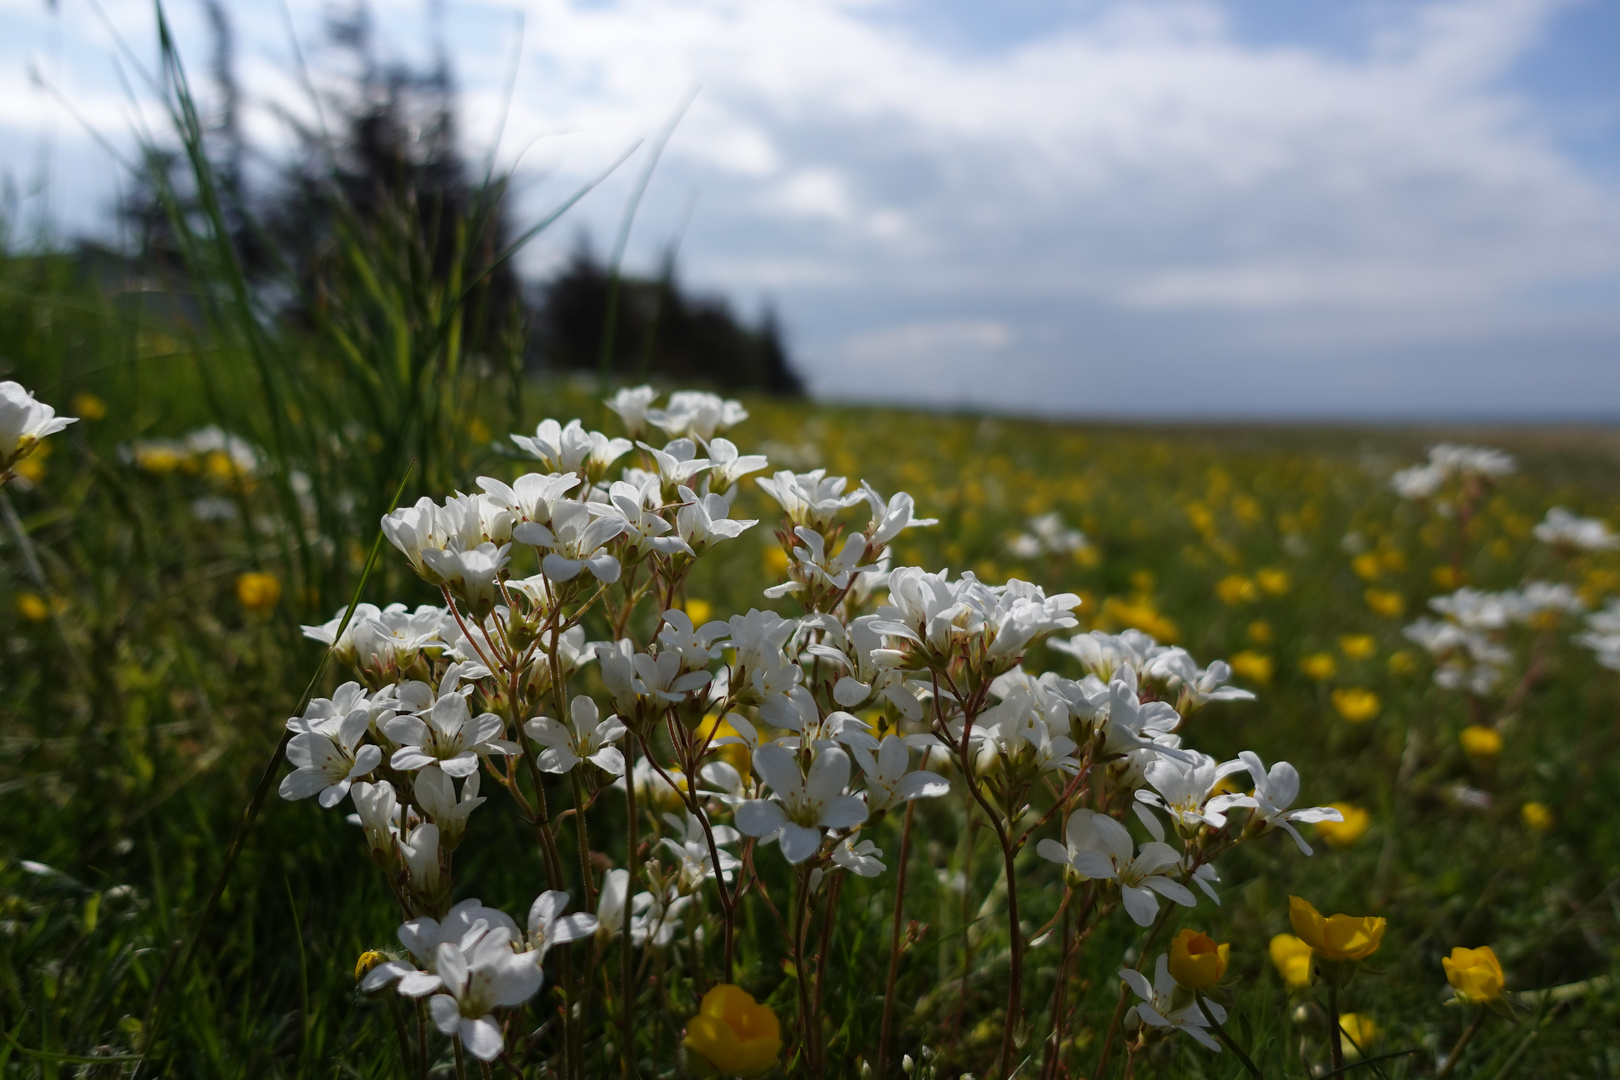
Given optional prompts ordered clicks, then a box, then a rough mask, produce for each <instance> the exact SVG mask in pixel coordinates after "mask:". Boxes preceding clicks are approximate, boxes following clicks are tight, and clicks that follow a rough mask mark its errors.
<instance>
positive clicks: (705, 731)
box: [695, 713, 753, 776]
mask: <svg viewBox="0 0 1620 1080" xmlns="http://www.w3.org/2000/svg"><path fill="white" fill-rule="evenodd" d="M737 734H740V733H739V732H738V731H737V729H736V728H734V727H732V726H731V725H730V724H728V723H726V721H725V720H723V719H722V718H721V717H720V714H719V713H710V714H709V715H707V716H705V717H704V718H703V720H702V722H701V723H699V724H698V726H697V731H696V732H695V737H696V738H697V740H698V741H699V742H701V741H702V740H704V739H710V740H711V741H710V743H709V749H710V753H714V754H719V755H720V757H721V758H722V759H723V760H725V761H728V762H730V763H731V766H732V768H734V769H736V770H737V771H738V772H740V773H742V774H743V775H744V776H747V775H748V774H749V771H750V770H751V769H752V768H753V765H752V763H751V762H750V760H749V756H748V747H747V746H745V745H743V744H742V743H726V745H724V746H715V745H714V743H713V741H712V740H713V739H723V738H725V737H726V736H727V735H737Z"/></svg>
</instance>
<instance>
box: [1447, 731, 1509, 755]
mask: <svg viewBox="0 0 1620 1080" xmlns="http://www.w3.org/2000/svg"><path fill="white" fill-rule="evenodd" d="M1457 741H1458V742H1460V743H1462V748H1463V753H1465V754H1467V755H1468V756H1469V757H1471V758H1493V757H1495V756H1496V755H1497V754H1500V753H1501V752H1502V733H1501V732H1500V731H1497V730H1496V729H1495V728H1493V727H1486V726H1485V725H1483V724H1470V725H1468V726H1467V727H1465V728H1463V729H1462V731H1461V732H1459V733H1458V734H1457Z"/></svg>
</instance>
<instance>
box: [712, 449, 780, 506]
mask: <svg viewBox="0 0 1620 1080" xmlns="http://www.w3.org/2000/svg"><path fill="white" fill-rule="evenodd" d="M769 464H770V461H769V460H768V459H767V458H766V457H765V455H764V454H743V453H740V452H738V450H737V447H736V444H734V443H733V442H732V441H731V440H730V439H711V440H710V441H709V490H710V491H711V492H713V493H714V494H716V495H723V496H725V498H726V501H727V502H728V503H729V502H730V501H731V500H732V499H734V498H736V496H737V481H739V480H741V479H742V478H743V477H745V476H747V475H749V474H750V473H757V472H759V470H761V469H763V468H765V467H766V466H767V465H769Z"/></svg>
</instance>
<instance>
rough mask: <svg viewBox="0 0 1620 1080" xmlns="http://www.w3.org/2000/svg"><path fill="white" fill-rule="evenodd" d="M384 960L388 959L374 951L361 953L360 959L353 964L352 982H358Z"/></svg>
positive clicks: (368, 950) (369, 950)
mask: <svg viewBox="0 0 1620 1080" xmlns="http://www.w3.org/2000/svg"><path fill="white" fill-rule="evenodd" d="M386 959H388V957H386V956H384V955H383V954H382V953H380V952H378V951H377V950H376V949H367V950H366V951H365V952H363V953H361V954H360V959H358V960H356V961H355V962H354V981H355V982H359V981H360V980H361V978H362V977H363V976H364V975H365V974H366V972H368V971H370V970H371V969H372V968H374V967H376V966H377V965H378V964H380V963H382V962H383V961H384V960H386Z"/></svg>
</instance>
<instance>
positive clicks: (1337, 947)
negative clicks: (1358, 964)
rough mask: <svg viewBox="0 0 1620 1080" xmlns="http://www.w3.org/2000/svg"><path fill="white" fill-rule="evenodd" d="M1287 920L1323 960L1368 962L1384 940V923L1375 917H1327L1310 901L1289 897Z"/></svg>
mask: <svg viewBox="0 0 1620 1080" xmlns="http://www.w3.org/2000/svg"><path fill="white" fill-rule="evenodd" d="M1288 921H1289V922H1291V923H1293V924H1294V933H1296V934H1298V935H1299V936H1300V938H1301V939H1302V940H1303V941H1304V942H1305V944H1307V945H1309V946H1310V947H1311V948H1312V949H1314V950H1316V953H1317V955H1319V956H1320V957H1321V958H1322V959H1324V960H1365V959H1367V957H1369V956H1371V955H1372V954H1373V953H1375V952H1377V951H1378V944H1379V942H1381V941H1382V940H1383V939H1384V920H1383V919H1381V918H1379V917H1377V916H1373V915H1331V916H1327V917H1324V916H1323V915H1322V913H1321V912H1319V911H1317V910H1316V908H1314V907H1313V906H1311V903H1310V901H1308V900H1302V899H1300V898H1299V897H1297V896H1290V897H1289V898H1288Z"/></svg>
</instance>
